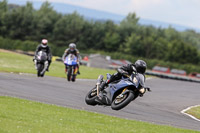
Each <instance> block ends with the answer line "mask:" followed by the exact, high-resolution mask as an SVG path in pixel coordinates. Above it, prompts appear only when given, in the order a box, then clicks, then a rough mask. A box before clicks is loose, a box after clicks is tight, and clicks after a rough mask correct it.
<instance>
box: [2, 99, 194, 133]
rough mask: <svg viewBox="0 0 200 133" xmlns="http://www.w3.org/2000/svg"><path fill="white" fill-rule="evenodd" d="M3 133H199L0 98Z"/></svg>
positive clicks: (27, 101)
mask: <svg viewBox="0 0 200 133" xmlns="http://www.w3.org/2000/svg"><path fill="white" fill-rule="evenodd" d="M0 132H1V133H20V132H21V133H28V132H30V133H36V132H37V133H39V132H40V133H50V132H53V133H97V132H98V133H197V132H198V131H192V130H185V129H179V128H173V127H169V126H160V125H154V124H150V123H146V122H137V121H133V120H127V119H121V118H117V117H112V116H107V115H103V114H97V113H92V112H87V111H82V110H75V109H69V108H64V107H60V106H56V105H49V104H43V103H38V102H33V101H29V100H22V99H18V98H10V97H5V96H0Z"/></svg>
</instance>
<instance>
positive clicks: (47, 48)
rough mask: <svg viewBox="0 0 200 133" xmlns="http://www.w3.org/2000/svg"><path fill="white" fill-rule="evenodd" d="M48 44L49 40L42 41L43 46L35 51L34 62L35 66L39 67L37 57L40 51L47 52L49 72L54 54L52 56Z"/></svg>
mask: <svg viewBox="0 0 200 133" xmlns="http://www.w3.org/2000/svg"><path fill="white" fill-rule="evenodd" d="M47 44H48V40H47V39H42V41H41V44H39V45H38V46H37V48H36V50H35V56H34V62H35V65H37V60H36V55H37V54H38V52H39V51H43V52H45V53H46V54H47V61H48V66H47V69H46V71H49V66H50V64H51V58H52V54H51V49H50V47H49V46H48V45H47ZM36 68H37V67H36Z"/></svg>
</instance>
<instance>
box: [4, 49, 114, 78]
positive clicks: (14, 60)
mask: <svg viewBox="0 0 200 133" xmlns="http://www.w3.org/2000/svg"><path fill="white" fill-rule="evenodd" d="M32 59H33V57H30V56H27V55H22V54H18V53H13V52H9V51H6V50H0V71H1V72H14V73H33V74H36V70H35V68H34V63H33V61H32ZM64 69H65V66H64V64H63V63H62V62H57V61H55V62H52V64H51V66H50V72H46V74H45V75H48V76H55V77H66V75H65V73H64ZM80 72H81V75H78V76H77V78H86V79H96V78H97V77H98V75H100V74H103V75H104V76H105V75H106V73H111V74H112V73H114V72H115V71H114V70H106V69H98V68H92V67H86V66H80Z"/></svg>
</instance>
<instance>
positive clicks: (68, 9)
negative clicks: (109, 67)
mask: <svg viewBox="0 0 200 133" xmlns="http://www.w3.org/2000/svg"><path fill="white" fill-rule="evenodd" d="M0 1H1V0H0ZM26 1H27V0H9V3H12V4H18V5H25V4H26ZM32 3H33V6H34V8H35V9H39V8H40V6H41V5H42V2H39V1H34V2H32ZM51 5H52V6H53V8H54V10H56V11H57V12H59V13H62V14H68V13H73V12H74V11H77V12H78V13H79V14H80V15H83V16H84V17H85V18H88V19H94V20H101V21H102V20H108V19H109V20H112V21H114V22H115V23H120V21H122V20H123V19H124V18H125V17H126V16H123V15H119V14H114V13H109V12H104V11H99V10H94V9H88V8H83V7H80V6H74V5H70V4H65V3H51ZM139 23H140V24H142V25H153V26H155V27H161V28H168V27H169V26H171V27H173V28H175V29H176V30H178V31H184V30H187V29H192V30H195V31H197V32H200V29H198V28H192V27H188V26H182V25H178V24H172V23H171V24H170V23H166V22H160V21H155V20H149V19H143V18H140V20H139Z"/></svg>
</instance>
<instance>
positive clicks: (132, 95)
mask: <svg viewBox="0 0 200 133" xmlns="http://www.w3.org/2000/svg"><path fill="white" fill-rule="evenodd" d="M110 77H111V75H110V74H107V79H110ZM102 82H103V76H102V75H100V76H99V77H98V80H97V83H96V86H95V87H94V88H93V89H91V90H90V91H89V92H88V94H87V95H86V97H85V102H86V103H87V104H88V105H93V106H95V105H104V106H111V108H112V109H113V110H120V109H122V108H124V107H125V106H127V105H128V104H129V103H130V102H131V101H133V100H135V99H136V98H137V97H138V96H142V95H143V94H144V93H145V92H146V90H148V91H151V90H150V88H148V87H144V76H143V75H142V74H139V73H133V74H132V75H131V76H129V77H122V79H120V80H118V81H115V82H112V83H110V84H109V85H108V86H107V87H106V88H105V89H104V90H103V91H99V87H100V85H101V83H102ZM139 89H142V90H143V91H144V93H143V94H141V93H140V91H139Z"/></svg>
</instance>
